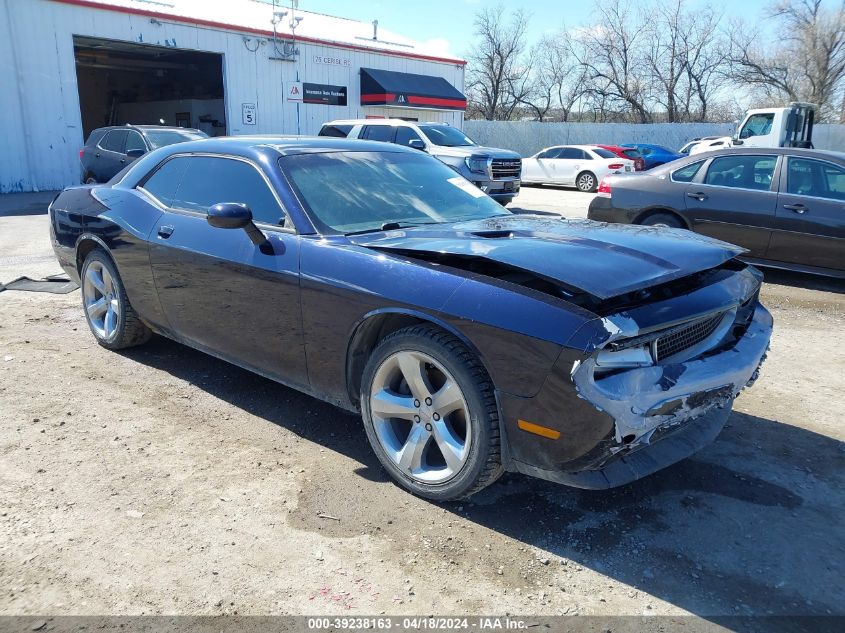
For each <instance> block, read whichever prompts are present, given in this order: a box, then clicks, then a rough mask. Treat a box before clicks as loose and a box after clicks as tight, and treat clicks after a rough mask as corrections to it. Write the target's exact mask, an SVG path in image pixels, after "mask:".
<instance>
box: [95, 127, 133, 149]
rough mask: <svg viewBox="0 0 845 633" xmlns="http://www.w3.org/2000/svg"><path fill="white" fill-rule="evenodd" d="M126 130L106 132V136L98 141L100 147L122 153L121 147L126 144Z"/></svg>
mask: <svg viewBox="0 0 845 633" xmlns="http://www.w3.org/2000/svg"><path fill="white" fill-rule="evenodd" d="M126 134H127V130H111V131H110V132H109V133H108V134H106V138H104V139H103V140H102V141H100V147H102V148H103V149H105V150H108V151H110V152H117V153H118V154H122V153H123V147H124V145H126Z"/></svg>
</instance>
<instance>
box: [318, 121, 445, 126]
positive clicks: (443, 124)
mask: <svg viewBox="0 0 845 633" xmlns="http://www.w3.org/2000/svg"><path fill="white" fill-rule="evenodd" d="M359 124H360V125H405V126H411V125H442V126H444V127H452V126H451V125H449V124H448V123H443V122H438V121H406V120H405V119H337V120H336V121H326V122H325V123H323V127H325V126H327V125H359Z"/></svg>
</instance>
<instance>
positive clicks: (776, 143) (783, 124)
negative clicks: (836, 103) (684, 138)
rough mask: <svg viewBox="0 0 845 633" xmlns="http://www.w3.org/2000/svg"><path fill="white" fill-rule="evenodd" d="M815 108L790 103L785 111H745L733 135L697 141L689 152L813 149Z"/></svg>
mask: <svg viewBox="0 0 845 633" xmlns="http://www.w3.org/2000/svg"><path fill="white" fill-rule="evenodd" d="M815 116H816V106H815V105H813V104H812V103H800V102H793V103H790V104H789V105H788V106H787V107H785V108H757V109H754V110H748V112H746V113H745V117H744V118H743V119H742V122H741V123H740V124H739V125H738V126H737V128H736V133H735V134H734V135H733V136H725V137H722V138H718V139H712V140H708V141H707V142H700V143H698V144H697V145H695V146H693V147H692V148H691V149H690V151H689V153H690V155H692V154H699V153H701V152H708V151H712V150H714V149H718V148H720V147H806V148H812V147H813V123H814V121H815Z"/></svg>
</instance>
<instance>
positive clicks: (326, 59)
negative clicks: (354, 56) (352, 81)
mask: <svg viewBox="0 0 845 633" xmlns="http://www.w3.org/2000/svg"><path fill="white" fill-rule="evenodd" d="M311 59H313V60H314V63H315V64H325V65H326V66H343V67H344V68H352V60H351V59H349V58H348V57H331V56H329V55H314V57H312V58H311Z"/></svg>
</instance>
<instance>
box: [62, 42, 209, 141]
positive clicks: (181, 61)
mask: <svg viewBox="0 0 845 633" xmlns="http://www.w3.org/2000/svg"><path fill="white" fill-rule="evenodd" d="M73 47H74V54H75V57H76V78H77V84H78V86H79V106H80V110H81V112H82V128H83V131H84V134H85V138H88V135H89V134H90V133H91V130H93V129H96V128H98V127H103V126H107V125H124V124H126V123H132V124H135V125H145V124H146V125H168V126H181V127H191V128H198V129H200V130H202V131H203V132H205V133H206V134H208V135H209V136H222V135H224V134H226V108H225V105H224V103H225V101H224V98H225V95H224V88H223V56H222V55H220V54H216V53H204V52H197V51H186V50H180V49H175V48H169V47H166V46H152V45H149V44H136V43H134V42H118V41H114V40H104V39H99V38H93V37H83V36H76V35H74V37H73Z"/></svg>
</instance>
